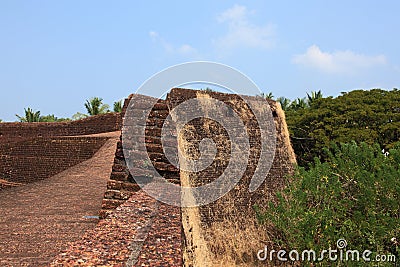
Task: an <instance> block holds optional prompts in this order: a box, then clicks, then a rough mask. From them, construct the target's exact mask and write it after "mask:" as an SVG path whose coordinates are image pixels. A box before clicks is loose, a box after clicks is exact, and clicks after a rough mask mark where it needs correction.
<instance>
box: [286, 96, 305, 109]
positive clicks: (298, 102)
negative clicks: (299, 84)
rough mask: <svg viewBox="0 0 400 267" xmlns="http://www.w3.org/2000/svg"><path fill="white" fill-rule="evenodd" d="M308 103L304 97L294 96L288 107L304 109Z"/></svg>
mask: <svg viewBox="0 0 400 267" xmlns="http://www.w3.org/2000/svg"><path fill="white" fill-rule="evenodd" d="M308 107H309V106H308V103H307V100H306V99H305V98H296V99H295V100H294V101H293V102H292V103H291V104H290V109H293V110H298V109H304V108H308Z"/></svg>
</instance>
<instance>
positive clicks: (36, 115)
mask: <svg viewBox="0 0 400 267" xmlns="http://www.w3.org/2000/svg"><path fill="white" fill-rule="evenodd" d="M24 111H25V116H19V115H18V114H15V116H17V118H18V119H19V121H21V122H39V121H40V111H36V112H35V111H34V110H33V109H31V108H25V109H24Z"/></svg>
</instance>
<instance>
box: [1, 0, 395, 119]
mask: <svg viewBox="0 0 400 267" xmlns="http://www.w3.org/2000/svg"><path fill="white" fill-rule="evenodd" d="M399 10H400V2H399V1H338V0H336V1H243V2H239V1H133V0H132V1H121V0H117V1H102V0H92V1H91V0H85V1H78V0H64V1H62V0H59V1H54V0H48V1H44V0H30V1H28V0H26V1H20V0H0V40H1V41H0V92H1V97H0V119H3V121H15V120H16V117H15V114H22V113H23V109H24V108H26V107H31V108H33V109H35V110H40V111H41V113H42V114H43V115H45V114H55V115H56V116H58V117H71V116H72V115H73V114H74V113H76V112H78V111H79V112H85V110H84V107H83V103H84V102H85V100H86V99H88V98H90V97H93V96H99V97H102V98H103V99H104V101H105V102H106V103H109V104H112V103H113V102H114V101H116V100H119V99H122V98H124V97H126V96H128V95H129V94H130V93H133V92H135V91H136V89H137V88H138V87H139V86H140V85H141V84H142V83H143V82H144V81H145V80H146V79H148V78H149V77H150V76H152V75H153V74H155V73H156V72H158V71H160V70H162V69H164V68H167V67H169V66H171V65H175V64H179V63H183V62H188V61H193V60H205V61H216V62H220V63H223V64H227V65H230V66H232V67H234V68H236V69H238V70H240V71H242V72H243V73H244V74H246V75H247V76H249V77H250V78H251V79H252V80H253V81H254V82H255V83H256V84H257V85H258V86H259V87H260V88H261V89H262V90H264V91H265V92H269V91H272V92H273V94H274V95H275V96H276V97H277V96H286V97H288V98H291V99H294V98H296V97H303V96H305V94H306V92H310V91H312V90H322V91H323V93H324V94H325V95H332V96H337V95H339V94H340V92H342V91H350V90H353V89H370V88H383V89H392V88H394V87H396V88H398V87H399V86H400V52H399V39H400V34H399V29H400V20H399V19H398V15H399Z"/></svg>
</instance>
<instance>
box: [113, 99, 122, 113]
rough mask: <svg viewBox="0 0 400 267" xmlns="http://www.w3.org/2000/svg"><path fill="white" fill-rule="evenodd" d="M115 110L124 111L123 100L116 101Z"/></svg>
mask: <svg viewBox="0 0 400 267" xmlns="http://www.w3.org/2000/svg"><path fill="white" fill-rule="evenodd" d="M113 110H114V112H122V100H120V101H115V102H114V109H113Z"/></svg>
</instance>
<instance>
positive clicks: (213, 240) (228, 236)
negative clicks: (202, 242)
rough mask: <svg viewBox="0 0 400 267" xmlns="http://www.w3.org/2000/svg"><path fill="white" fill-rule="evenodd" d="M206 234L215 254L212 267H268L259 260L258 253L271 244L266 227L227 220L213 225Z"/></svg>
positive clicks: (210, 247) (211, 249)
mask: <svg viewBox="0 0 400 267" xmlns="http://www.w3.org/2000/svg"><path fill="white" fill-rule="evenodd" d="M205 232H206V238H207V244H208V246H209V249H210V251H211V252H212V253H213V264H212V266H215V267H217V266H221V267H222V266H224V267H225V266H232V267H233V266H238V267H241V266H258V265H260V266H261V265H262V266H266V265H265V262H264V263H262V262H260V261H258V259H257V252H258V251H259V250H260V249H263V248H264V246H265V245H267V244H271V241H270V238H269V236H268V229H267V227H266V226H259V225H256V224H255V223H250V222H249V221H247V222H240V221H230V220H225V221H223V222H216V223H213V225H212V226H211V227H210V228H208V229H206V230H205Z"/></svg>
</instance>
